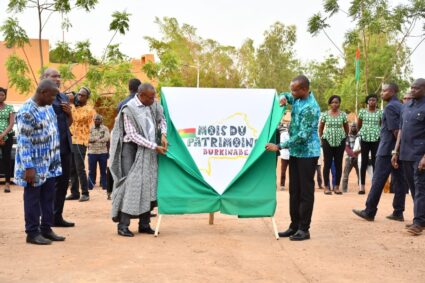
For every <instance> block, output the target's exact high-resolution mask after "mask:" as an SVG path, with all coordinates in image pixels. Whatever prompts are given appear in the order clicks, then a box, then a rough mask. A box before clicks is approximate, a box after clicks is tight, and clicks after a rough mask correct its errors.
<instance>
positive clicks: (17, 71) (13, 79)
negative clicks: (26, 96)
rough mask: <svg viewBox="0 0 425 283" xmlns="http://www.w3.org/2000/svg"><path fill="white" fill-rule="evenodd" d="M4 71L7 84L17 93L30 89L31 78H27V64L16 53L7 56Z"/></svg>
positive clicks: (31, 86) (26, 91)
mask: <svg viewBox="0 0 425 283" xmlns="http://www.w3.org/2000/svg"><path fill="white" fill-rule="evenodd" d="M6 71H7V76H8V79H9V85H10V86H11V87H14V88H15V89H16V90H17V91H18V92H19V93H28V92H30V91H31V90H32V88H33V85H32V82H31V79H29V78H28V76H27V73H28V71H29V69H28V66H27V64H26V63H25V61H24V60H23V59H21V58H19V57H18V56H17V55H16V54H13V55H11V56H9V57H8V58H7V60H6Z"/></svg>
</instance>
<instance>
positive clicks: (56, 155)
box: [15, 99, 62, 187]
mask: <svg viewBox="0 0 425 283" xmlns="http://www.w3.org/2000/svg"><path fill="white" fill-rule="evenodd" d="M16 123H17V126H18V132H17V147H16V158H15V182H16V183H17V184H18V185H20V186H27V182H26V181H25V170H26V169H29V168H34V169H35V171H36V176H35V183H34V186H35V187H38V186H41V185H42V184H44V183H45V182H46V180H47V179H48V178H52V177H56V176H60V175H61V174H62V167H61V159H60V144H59V132H58V127H57V119H56V114H55V112H54V110H53V108H52V106H50V105H48V106H38V105H37V104H36V103H35V102H34V101H33V100H32V99H29V100H28V101H27V102H25V104H24V105H23V106H22V107H21V109H19V111H18V114H17V115H16Z"/></svg>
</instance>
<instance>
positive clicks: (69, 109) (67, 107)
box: [61, 103, 71, 115]
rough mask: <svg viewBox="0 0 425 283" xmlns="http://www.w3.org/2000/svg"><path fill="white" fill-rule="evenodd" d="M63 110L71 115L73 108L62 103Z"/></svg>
mask: <svg viewBox="0 0 425 283" xmlns="http://www.w3.org/2000/svg"><path fill="white" fill-rule="evenodd" d="M61 108H62V111H63V112H65V113H66V114H68V115H69V114H70V113H71V106H70V105H69V103H61Z"/></svg>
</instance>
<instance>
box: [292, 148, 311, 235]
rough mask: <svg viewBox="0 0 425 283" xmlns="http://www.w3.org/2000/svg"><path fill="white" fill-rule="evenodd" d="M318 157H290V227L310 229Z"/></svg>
mask: <svg viewBox="0 0 425 283" xmlns="http://www.w3.org/2000/svg"><path fill="white" fill-rule="evenodd" d="M317 159H318V157H311V158H298V157H293V156H291V157H290V158H289V213H290V215H291V225H290V228H291V229H294V230H298V229H299V230H303V231H308V230H309V229H310V223H311V216H312V214H313V205H314V173H315V169H316V165H317Z"/></svg>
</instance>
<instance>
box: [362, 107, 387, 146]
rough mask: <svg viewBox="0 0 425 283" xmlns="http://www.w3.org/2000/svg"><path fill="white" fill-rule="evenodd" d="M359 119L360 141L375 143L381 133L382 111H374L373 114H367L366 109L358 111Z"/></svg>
mask: <svg viewBox="0 0 425 283" xmlns="http://www.w3.org/2000/svg"><path fill="white" fill-rule="evenodd" d="M359 119H360V120H362V128H361V129H360V132H359V134H360V136H361V137H362V141H365V142H377V141H378V140H379V135H380V132H381V119H382V110H380V109H376V110H375V112H369V111H368V110H367V109H360V113H359Z"/></svg>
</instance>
